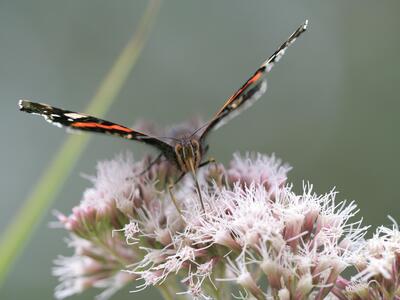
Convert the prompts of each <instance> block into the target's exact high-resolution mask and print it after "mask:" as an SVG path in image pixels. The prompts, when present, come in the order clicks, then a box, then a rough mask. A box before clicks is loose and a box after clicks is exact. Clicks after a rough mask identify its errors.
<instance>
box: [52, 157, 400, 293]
mask: <svg viewBox="0 0 400 300" xmlns="http://www.w3.org/2000/svg"><path fill="white" fill-rule="evenodd" d="M149 161H151V159H150V158H149V157H146V158H144V159H142V160H140V161H135V160H134V159H133V156H132V155H130V154H125V155H119V156H117V157H116V158H115V159H112V160H109V161H105V162H101V163H99V164H98V167H97V174H96V176H86V177H87V178H89V179H90V180H91V182H92V183H93V186H92V187H91V188H89V189H88V190H86V191H85V193H84V195H83V199H82V201H81V203H80V204H79V205H77V206H76V207H75V208H73V211H72V213H71V214H70V215H63V214H61V213H58V214H57V218H58V220H59V222H60V223H61V224H63V226H64V228H65V229H66V230H67V231H68V232H69V235H70V238H69V240H68V244H69V246H70V247H71V248H73V249H74V254H73V255H72V256H71V257H59V258H58V259H56V260H55V267H54V270H53V274H54V275H55V276H57V277H58V279H59V281H60V284H59V285H58V287H57V288H56V292H55V295H56V298H58V299H62V298H65V297H68V296H70V295H73V294H77V293H81V292H83V291H84V290H86V289H88V288H102V289H104V291H103V292H102V293H101V294H100V295H99V297H100V298H101V299H107V298H109V297H111V295H112V294H113V293H114V292H115V291H117V290H118V289H119V288H121V287H123V286H124V285H127V284H129V285H131V286H132V290H133V291H135V292H140V291H142V290H144V289H146V288H148V287H150V286H154V287H156V288H159V289H160V290H162V291H163V292H166V293H168V294H169V295H173V293H175V294H177V295H185V296H188V297H190V298H192V299H206V300H208V299H214V298H219V299H230V295H231V293H234V294H236V295H239V297H241V298H247V297H250V296H251V297H254V298H256V299H270V298H271V297H272V298H273V297H275V298H276V297H279V299H307V298H316V299H335V297H336V298H339V299H368V298H366V296H365V295H376V298H379V297H382V295H383V294H385V295H393V293H394V291H397V289H398V284H397V278H398V269H397V268H398V267H397V266H398V265H399V264H398V253H399V251H400V243H399V241H400V233H399V231H398V228H397V226H393V228H386V227H380V228H379V229H378V231H377V233H376V234H375V235H374V237H373V238H372V239H369V240H365V239H364V235H365V233H366V231H367V228H368V227H367V226H364V225H362V220H356V219H355V218H356V216H357V214H358V209H357V206H356V204H355V203H354V202H346V201H341V202H340V201H339V202H338V201H337V200H336V197H337V193H336V192H335V191H330V192H328V193H326V194H323V195H318V194H316V193H315V192H313V186H312V185H311V184H305V185H304V186H303V191H302V192H301V193H296V192H294V190H293V188H292V186H291V185H285V183H286V181H287V172H288V171H289V170H290V167H289V166H288V165H287V164H282V162H281V160H280V159H278V158H276V157H275V156H273V155H272V156H267V155H262V154H246V155H244V156H240V155H239V154H235V155H234V158H233V160H232V162H231V163H230V166H229V167H224V166H223V165H221V164H210V165H209V166H207V167H205V168H203V169H200V170H199V171H198V173H197V179H198V182H199V183H200V192H201V195H202V198H203V202H204V210H203V208H202V207H201V205H200V203H199V199H198V197H199V196H198V191H197V190H196V185H195V184H194V181H193V178H192V177H191V176H185V178H183V180H182V181H181V182H179V183H178V184H176V185H175V186H174V187H173V188H172V189H170V188H169V184H168V182H169V179H168V178H169V177H170V176H171V177H172V178H176V177H178V175H179V174H178V170H177V169H176V168H174V167H173V166H172V165H171V164H170V163H169V162H165V161H159V162H156V163H155V164H154V165H152V166H151V168H148V167H147V166H148V163H149ZM144 170H147V171H145V172H144ZM350 266H353V267H356V268H357V271H358V273H357V274H356V275H355V276H353V278H351V279H349V280H348V279H345V277H343V271H344V270H345V269H347V268H348V267H350ZM263 281H266V282H267V286H268V288H264V285H263V284H261V283H262V282H263ZM363 295H364V296H363ZM363 297H364V298H363ZM272 298H271V299H272Z"/></svg>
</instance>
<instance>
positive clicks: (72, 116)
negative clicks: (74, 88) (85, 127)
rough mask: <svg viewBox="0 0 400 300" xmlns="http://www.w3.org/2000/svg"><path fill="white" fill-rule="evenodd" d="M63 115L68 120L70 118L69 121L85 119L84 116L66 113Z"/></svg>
mask: <svg viewBox="0 0 400 300" xmlns="http://www.w3.org/2000/svg"><path fill="white" fill-rule="evenodd" d="M64 115H65V116H67V117H68V118H71V119H74V120H76V119H81V118H84V117H86V116H84V115H81V114H77V113H67V114H64Z"/></svg>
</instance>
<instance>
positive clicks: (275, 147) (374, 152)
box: [0, 0, 400, 300]
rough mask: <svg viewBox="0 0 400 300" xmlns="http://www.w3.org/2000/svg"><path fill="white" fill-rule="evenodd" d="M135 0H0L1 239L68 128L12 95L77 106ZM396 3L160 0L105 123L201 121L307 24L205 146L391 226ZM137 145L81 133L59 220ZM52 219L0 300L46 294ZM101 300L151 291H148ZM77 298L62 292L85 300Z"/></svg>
mask: <svg viewBox="0 0 400 300" xmlns="http://www.w3.org/2000/svg"><path fill="white" fill-rule="evenodd" d="M146 4H147V3H146V1H145V0H135V1H133V0H130V1H128V0H119V1H107V0H81V1H54V0H37V1H27V0H24V1H22V0H13V1H11V0H1V1H0V42H1V44H0V66H1V69H0V99H1V100H0V101H1V108H0V113H1V118H0V132H1V155H0V162H1V170H2V172H1V175H0V176H1V177H0V178H1V180H0V190H1V191H2V197H1V201H0V228H1V229H0V231H2V230H4V228H5V226H6V225H7V224H8V223H9V222H10V221H11V220H12V219H13V215H14V214H15V212H16V211H17V209H18V208H19V207H20V206H21V205H22V203H23V201H24V199H25V198H26V197H27V195H28V194H29V192H30V191H31V189H32V187H33V186H34V184H35V183H36V182H37V180H38V178H39V176H40V175H41V174H42V171H43V169H44V168H45V166H47V164H48V162H49V160H50V159H51V158H52V157H53V155H54V153H55V152H56V151H57V150H58V148H59V147H60V145H61V144H62V142H63V141H64V140H65V138H66V133H65V132H64V131H62V130H59V129H57V128H55V127H52V126H49V125H48V124H46V123H45V122H43V121H42V120H39V119H37V118H33V117H30V116H28V115H26V114H23V113H20V112H18V110H17V100H18V99H19V98H24V97H25V98H30V99H33V100H36V101H42V102H45V103H49V104H53V105H55V106H58V107H63V108H69V109H71V110H76V111H82V110H83V109H85V107H86V106H87V104H88V102H89V100H90V99H91V98H92V96H93V94H94V92H95V90H96V89H97V87H98V85H99V84H100V82H101V80H102V79H103V77H104V75H105V73H106V72H107V71H108V70H109V68H110V67H111V65H112V64H113V61H114V60H115V58H116V57H117V55H118V54H119V53H120V51H121V50H122V48H123V47H124V46H125V44H126V43H127V41H128V39H129V38H130V36H131V35H132V33H133V31H134V30H135V28H136V26H137V24H138V21H139V19H140V16H141V15H142V14H143V11H144V9H145V7H146ZM399 11H400V2H399V1H398V0H381V1H372V0H353V1H329V2H328V1H317V0H312V1H311V0H310V1H289V0H280V1H265V0H258V1H256V0H252V1H243V0H224V1H222V0H221V1H212V0H202V1H178V0H169V1H164V3H163V5H162V7H161V12H160V15H159V17H158V19H157V21H156V24H155V26H154V28H153V31H152V32H151V34H150V37H149V41H148V43H147V45H146V46H145V48H144V51H143V53H142V55H141V56H140V58H139V61H138V63H137V65H136V66H135V68H134V71H133V73H132V75H131V76H130V77H129V80H128V82H127V84H126V85H125V86H124V88H123V90H122V92H121V94H120V96H119V97H118V100H117V101H116V102H115V103H114V105H113V107H112V109H111V110H110V112H109V113H108V114H107V116H106V118H107V119H109V120H112V121H115V122H119V123H121V124H127V125H130V124H133V123H134V121H135V120H138V119H146V120H147V119H148V120H157V122H158V123H159V124H160V125H170V124H173V123H175V122H180V121H183V120H185V119H187V118H188V117H189V116H193V115H201V116H203V117H204V118H208V117H210V116H211V115H212V114H213V113H214V112H215V111H216V110H217V109H218V108H219V107H220V106H221V105H222V104H223V102H224V100H225V99H226V98H227V97H229V96H230V95H231V93H232V92H233V91H234V90H236V89H237V88H239V87H240V85H241V84H242V83H243V81H244V80H246V79H247V78H248V77H249V75H250V74H252V72H254V71H255V68H256V67H258V66H259V64H260V63H261V62H263V60H264V59H265V58H266V57H267V56H269V55H270V54H272V52H273V51H274V50H275V48H276V47H277V46H278V45H279V44H280V43H281V42H282V41H283V40H284V39H286V38H287V37H288V35H289V34H290V33H291V32H292V31H293V30H294V29H295V28H296V27H297V26H298V25H299V24H300V23H301V22H303V21H304V20H305V19H306V18H308V19H309V20H310V28H309V32H307V33H306V34H305V35H304V36H303V37H302V38H301V39H300V40H299V41H298V42H297V43H296V44H295V46H294V47H293V48H292V49H290V50H289V51H288V54H287V55H286V56H285V57H284V59H283V60H282V62H281V63H279V65H278V66H277V67H276V68H275V69H274V70H273V72H272V73H271V75H270V79H269V90H268V92H267V95H266V96H264V97H263V98H262V99H261V100H260V101H259V102H258V103H257V104H256V105H255V106H253V107H252V108H250V109H249V110H248V111H246V112H245V113H244V114H242V115H241V116H240V117H238V118H236V119H234V120H233V121H232V122H231V123H229V125H228V126H225V127H223V128H221V129H220V130H219V131H218V132H215V133H214V134H213V136H212V137H211V138H210V144H211V148H210V154H211V155H213V156H214V157H216V158H217V160H218V161H222V162H228V161H229V159H230V158H231V154H232V152H234V151H237V150H240V151H246V150H252V151H259V152H264V153H271V152H275V153H276V154H277V156H279V157H281V158H282V159H283V160H284V161H287V162H289V163H290V164H291V165H292V166H293V167H294V170H293V171H292V172H291V173H290V181H292V182H294V184H295V186H296V189H297V190H300V189H301V185H302V181H303V180H306V181H310V182H311V183H313V184H314V187H315V190H316V191H317V192H320V193H322V192H326V191H328V190H330V189H331V188H332V187H334V186H336V187H337V190H338V191H340V194H339V199H351V200H352V199H354V200H356V201H357V204H358V205H359V207H360V210H361V212H360V216H363V217H364V220H365V223H366V224H371V225H373V226H374V227H375V226H377V225H379V224H382V223H384V224H388V223H389V221H388V219H387V215H388V214H390V215H392V216H393V217H394V218H395V219H397V220H400V217H399V213H400V207H399V205H398V201H399V200H400V197H399V190H397V188H396V186H397V184H398V183H399V175H398V172H399V169H400V159H399V157H398V155H399V153H400V136H399V129H400V99H399V91H398V90H399V87H400V76H399V70H400V57H399V53H400V34H399V31H398V29H399V28H400V18H399ZM126 149H131V150H132V151H133V152H134V154H135V155H136V157H140V156H141V155H143V154H144V153H145V152H146V151H150V150H149V149H148V148H147V147H145V146H143V145H139V144H135V143H130V142H127V141H123V140H119V139H114V138H109V137H104V136H95V137H94V138H93V139H92V140H91V142H90V144H89V147H88V149H87V150H86V152H85V153H84V155H83V157H82V158H81V159H80V161H79V164H78V166H77V167H76V168H75V169H74V171H73V175H72V176H71V177H70V178H69V179H68V181H67V183H66V185H65V186H64V188H63V189H62V191H61V192H60V195H59V196H58V198H57V200H56V202H55V203H54V204H53V206H52V209H57V210H60V211H62V212H65V213H68V212H69V211H70V209H71V207H72V206H74V205H76V204H77V203H78V202H79V200H80V197H81V194H82V192H83V190H84V189H85V188H86V187H87V186H89V185H90V183H89V182H87V181H86V180H84V179H82V178H81V177H80V173H82V172H83V173H93V172H94V168H95V164H96V161H98V160H103V159H108V158H111V157H113V156H114V155H115V154H116V153H119V152H121V151H124V150H126ZM53 219H54V218H53V216H52V215H51V212H47V213H46V217H45V219H44V220H43V222H41V224H40V225H39V226H38V230H37V231H36V232H35V234H34V236H33V238H32V239H31V241H30V242H29V243H28V245H27V247H26V249H25V251H24V253H23V255H22V256H21V257H20V258H19V259H18V261H17V263H16V264H14V266H13V268H12V271H11V272H10V274H9V276H8V278H7V280H6V282H5V285H4V286H3V287H2V288H1V290H0V299H7V300H8V299H26V298H27V297H28V298H29V299H30V300H35V299H52V298H53V296H52V293H53V288H54V287H55V285H56V283H57V282H56V280H55V278H53V277H52V276H51V267H52V259H53V258H55V257H56V256H57V255H58V254H65V255H67V254H70V249H67V248H66V246H65V244H64V242H63V239H64V237H65V236H66V235H65V232H64V231H63V230H54V229H49V228H48V223H49V222H50V221H52V220H53ZM129 288H131V289H132V288H133V286H131V287H128V288H127V289H125V290H123V291H121V292H120V293H118V295H117V296H116V297H115V299H132V298H135V299H143V298H145V297H149V298H150V297H151V298H155V297H158V294H157V292H155V291H153V290H151V291H150V290H149V291H146V292H143V293H141V294H134V295H132V294H129V293H128V292H129ZM94 294H95V293H93V292H89V293H86V294H83V295H81V296H76V297H72V298H71V299H91V298H93V295H94Z"/></svg>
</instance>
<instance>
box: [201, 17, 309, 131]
mask: <svg viewBox="0 0 400 300" xmlns="http://www.w3.org/2000/svg"><path fill="white" fill-rule="evenodd" d="M307 25H308V21H305V22H304V23H303V24H302V25H301V26H300V27H299V28H297V30H296V31H295V32H293V33H292V35H291V36H290V37H289V38H288V39H287V40H286V41H285V42H284V43H283V44H282V45H281V46H280V47H279V48H278V49H277V50H276V51H275V53H274V54H272V55H271V56H270V57H269V58H268V59H267V60H266V61H265V62H264V63H263V64H262V65H261V66H260V67H259V68H258V69H257V71H256V72H255V73H254V74H253V76H251V77H250V79H249V80H247V81H246V83H245V84H243V85H242V87H241V88H240V89H239V90H237V91H236V92H235V93H234V94H233V95H232V96H231V97H230V98H229V99H228V100H227V101H226V102H225V104H224V105H223V106H222V107H221V109H220V110H219V111H218V112H217V113H216V114H215V116H214V117H213V118H212V119H211V121H210V122H209V123H208V124H207V126H206V127H205V129H204V131H203V132H202V134H201V139H204V138H205V137H206V136H207V134H208V133H209V132H210V131H211V130H213V129H217V128H219V127H221V126H222V125H224V124H226V123H227V122H228V121H229V120H231V119H232V118H234V117H235V116H237V115H238V114H239V113H241V112H242V111H243V110H245V109H247V108H248V107H249V106H251V105H252V104H253V103H254V102H256V101H257V100H258V99H259V98H260V97H261V96H262V95H263V94H264V93H265V92H266V90H267V81H266V78H265V77H266V74H267V73H269V71H271V69H272V68H273V66H274V65H275V63H277V62H278V61H279V60H280V59H281V57H282V56H283V55H284V54H285V51H286V49H287V48H288V47H289V46H290V45H291V44H292V43H293V42H294V41H295V40H296V38H298V37H299V36H300V35H301V34H302V33H303V32H304V31H305V30H306V29H307Z"/></svg>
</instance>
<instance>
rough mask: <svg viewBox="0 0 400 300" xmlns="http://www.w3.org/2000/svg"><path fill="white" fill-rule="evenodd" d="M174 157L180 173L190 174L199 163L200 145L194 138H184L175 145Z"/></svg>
mask: <svg viewBox="0 0 400 300" xmlns="http://www.w3.org/2000/svg"><path fill="white" fill-rule="evenodd" d="M174 150H175V156H176V160H177V163H178V165H179V168H180V169H181V171H182V172H185V173H186V172H192V173H194V172H195V170H196V169H197V168H198V167H199V165H200V162H201V153H202V151H201V145H200V142H199V141H198V140H197V139H195V138H184V139H182V140H180V141H179V142H178V143H176V145H175V148H174Z"/></svg>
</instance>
